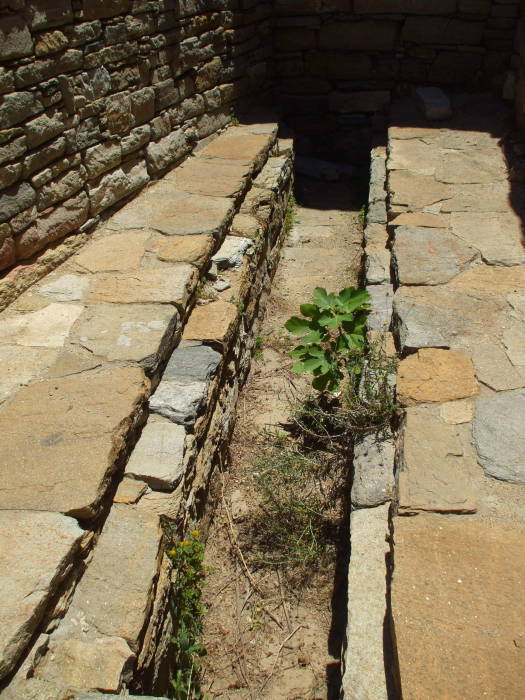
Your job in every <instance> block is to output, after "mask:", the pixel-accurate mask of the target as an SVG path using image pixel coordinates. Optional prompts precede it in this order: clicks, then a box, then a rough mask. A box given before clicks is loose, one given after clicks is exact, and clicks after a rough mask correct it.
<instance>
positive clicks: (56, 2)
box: [26, 0, 73, 29]
mask: <svg viewBox="0 0 525 700" xmlns="http://www.w3.org/2000/svg"><path fill="white" fill-rule="evenodd" d="M26 4H27V10H28V13H29V17H30V24H31V29H47V28H49V27H58V26H60V25H62V24H66V23H67V22H71V20H72V19H73V11H72V8H71V0H29V2H28V3H26Z"/></svg>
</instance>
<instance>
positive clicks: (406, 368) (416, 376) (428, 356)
mask: <svg viewBox="0 0 525 700" xmlns="http://www.w3.org/2000/svg"><path fill="white" fill-rule="evenodd" d="M396 387H397V397H398V399H399V401H400V402H401V404H403V405H405V406H410V405H412V404H414V403H427V402H443V401H454V400H455V399H463V398H466V397H468V396H474V395H475V394H478V393H479V386H478V383H477V381H476V378H475V376H474V367H473V365H472V361H471V360H470V358H468V357H466V356H465V355H463V354H461V353H459V352H455V351H453V350H440V349H438V348H424V349H422V350H419V351H418V352H416V353H414V354H413V355H409V356H408V357H406V358H405V359H404V360H401V362H400V363H399V366H398V370H397V385H396Z"/></svg>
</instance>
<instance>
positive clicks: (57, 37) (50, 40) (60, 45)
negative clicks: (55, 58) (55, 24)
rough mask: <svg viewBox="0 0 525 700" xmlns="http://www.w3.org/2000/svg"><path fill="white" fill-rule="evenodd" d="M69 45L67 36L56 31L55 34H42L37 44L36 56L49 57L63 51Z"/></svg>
mask: <svg viewBox="0 0 525 700" xmlns="http://www.w3.org/2000/svg"><path fill="white" fill-rule="evenodd" d="M68 45H69V41H68V39H67V37H66V36H65V34H63V33H62V32H61V31H59V30H58V29H56V30H55V31H54V32H46V34H42V35H41V36H40V38H39V39H38V41H37V42H36V44H35V54H36V55H37V56H47V55H48V54H50V53H57V52H58V51H62V49H65V48H66V47H67V46H68Z"/></svg>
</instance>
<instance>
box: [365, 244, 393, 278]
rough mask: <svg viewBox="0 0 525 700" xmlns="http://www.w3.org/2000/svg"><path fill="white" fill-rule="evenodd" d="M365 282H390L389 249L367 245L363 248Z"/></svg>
mask: <svg viewBox="0 0 525 700" xmlns="http://www.w3.org/2000/svg"><path fill="white" fill-rule="evenodd" d="M365 256H366V261H365V267H366V283H367V284H383V283H389V282H390V251H389V250H386V248H385V247H384V246H367V248H366V249H365Z"/></svg>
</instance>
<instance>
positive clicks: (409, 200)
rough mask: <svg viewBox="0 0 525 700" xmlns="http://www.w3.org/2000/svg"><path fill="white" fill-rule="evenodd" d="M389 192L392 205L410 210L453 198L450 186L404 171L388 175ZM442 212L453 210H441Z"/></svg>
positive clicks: (396, 171)
mask: <svg viewBox="0 0 525 700" xmlns="http://www.w3.org/2000/svg"><path fill="white" fill-rule="evenodd" d="M389 190H390V201H391V204H392V205H397V206H403V207H407V208H409V209H411V210H414V209H423V208H424V207H428V206H431V205H433V204H437V203H438V202H444V201H445V200H447V199H449V198H451V197H452V196H453V193H452V190H451V188H450V185H446V184H444V183H442V182H436V180H435V179H434V178H433V177H431V176H426V175H417V174H414V173H411V172H408V171H405V170H394V171H392V172H391V173H390V176H389ZM443 211H455V210H454V209H444V208H443ZM496 211H497V210H496Z"/></svg>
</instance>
